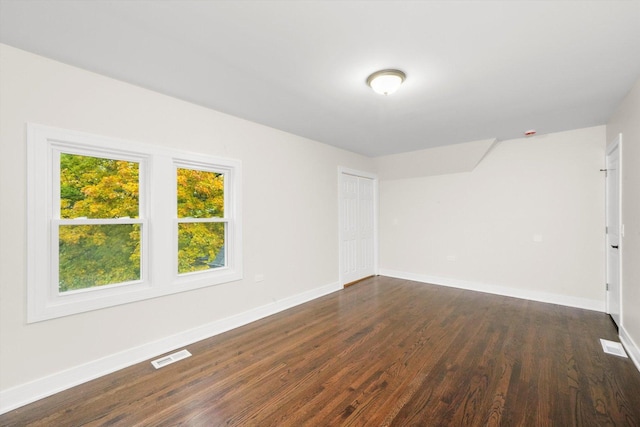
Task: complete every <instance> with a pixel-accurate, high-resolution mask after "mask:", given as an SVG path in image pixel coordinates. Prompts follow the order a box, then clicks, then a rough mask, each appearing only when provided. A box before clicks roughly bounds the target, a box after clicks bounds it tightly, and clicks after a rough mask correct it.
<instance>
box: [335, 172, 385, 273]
mask: <svg viewBox="0 0 640 427" xmlns="http://www.w3.org/2000/svg"><path fill="white" fill-rule="evenodd" d="M342 175H352V176H357V177H360V178H368V179H371V180H372V181H373V272H374V275H376V276H377V275H378V175H377V174H375V173H372V172H365V171H361V170H357V169H351V168H347V167H343V166H338V283H339V284H340V286H344V285H346V283H345V281H344V277H343V275H342V261H343V256H342V244H341V242H342V215H340V201H341V197H342V185H341V184H342Z"/></svg>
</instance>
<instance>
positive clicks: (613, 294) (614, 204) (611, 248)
mask: <svg viewBox="0 0 640 427" xmlns="http://www.w3.org/2000/svg"><path fill="white" fill-rule="evenodd" d="M621 145H622V134H620V135H618V136H617V137H616V139H615V140H614V141H613V142H611V143H610V144H609V145H608V146H607V152H606V153H607V154H606V185H605V188H606V190H605V192H606V222H607V224H606V232H607V236H606V245H607V247H606V254H607V255H606V256H607V313H609V315H610V316H611V318H612V319H613V321H614V322H615V323H616V325H617V326H618V327H620V325H621V324H620V321H621V316H622V313H621V297H622V291H621V280H620V278H621V275H620V272H621V264H620V259H621V247H620V246H621V245H620V234H621V227H620V147H621Z"/></svg>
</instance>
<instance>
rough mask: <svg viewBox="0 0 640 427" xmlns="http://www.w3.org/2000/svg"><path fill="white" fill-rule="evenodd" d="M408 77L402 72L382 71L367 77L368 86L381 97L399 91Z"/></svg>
mask: <svg viewBox="0 0 640 427" xmlns="http://www.w3.org/2000/svg"><path fill="white" fill-rule="evenodd" d="M406 77H407V75H406V74H405V73H403V72H402V71H400V70H380V71H376V72H375V73H373V74H371V75H370V76H369V77H367V84H368V85H369V86H371V89H373V90H374V92H376V93H379V94H380V95H389V94H391V93H394V92H395V91H397V90H398V88H399V87H400V85H401V84H402V82H403V81H404V79H405V78H406Z"/></svg>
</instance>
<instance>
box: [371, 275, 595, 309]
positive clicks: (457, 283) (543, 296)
mask: <svg viewBox="0 0 640 427" xmlns="http://www.w3.org/2000/svg"><path fill="white" fill-rule="evenodd" d="M380 275H381V276H389V277H395V278H397V279H405V280H413V281H415V282H422V283H430V284H432V285H440V286H448V287H451V288H459V289H467V290H471V291H478V292H486V293H488V294H496V295H502V296H507V297H513V298H521V299H527V300H531V301H539V302H546V303H551V304H559V305H566V306H568V307H576V308H584V309H587V310H594V311H601V312H604V311H605V302H604V300H603V301H598V300H591V299H587V298H579V297H571V296H567V295H559V294H551V293H547V292H537V291H531V290H526V289H516V288H508V287H505V286H498V285H490V284H487V283H478V282H469V281H466V280H458V279H452V278H449V277H437V276H429V275H425V274H416V273H406V272H403V271H396V270H387V269H383V268H381V269H380Z"/></svg>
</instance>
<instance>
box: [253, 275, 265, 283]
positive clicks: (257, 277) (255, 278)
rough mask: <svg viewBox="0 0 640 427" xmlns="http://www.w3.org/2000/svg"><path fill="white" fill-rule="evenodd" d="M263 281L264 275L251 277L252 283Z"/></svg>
mask: <svg viewBox="0 0 640 427" xmlns="http://www.w3.org/2000/svg"><path fill="white" fill-rule="evenodd" d="M263 280H264V274H256V275H255V276H254V277H253V281H254V282H262V281H263Z"/></svg>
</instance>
